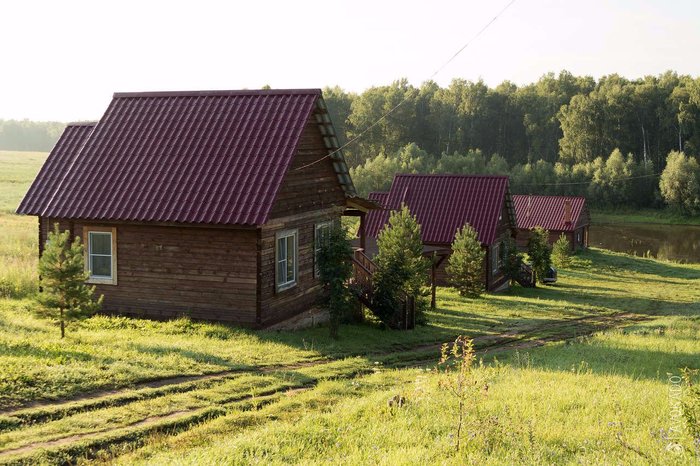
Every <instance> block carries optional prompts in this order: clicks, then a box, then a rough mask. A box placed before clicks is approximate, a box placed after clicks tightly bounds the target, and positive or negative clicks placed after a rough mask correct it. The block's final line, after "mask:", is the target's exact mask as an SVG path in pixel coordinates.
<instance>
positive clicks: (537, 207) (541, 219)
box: [513, 195, 586, 231]
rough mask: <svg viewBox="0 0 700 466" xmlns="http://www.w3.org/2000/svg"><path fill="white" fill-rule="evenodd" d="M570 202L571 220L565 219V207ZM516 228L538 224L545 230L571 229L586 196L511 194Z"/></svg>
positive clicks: (573, 227)
mask: <svg viewBox="0 0 700 466" xmlns="http://www.w3.org/2000/svg"><path fill="white" fill-rule="evenodd" d="M567 202H569V203H570V204H571V221H570V222H568V223H567V222H566V221H565V218H564V217H565V210H564V209H565V207H564V205H565V204H566V203H567ZM513 203H514V205H515V218H516V219H517V224H518V228H521V229H527V230H529V229H531V228H534V227H536V226H540V227H542V228H544V229H546V230H557V231H573V230H574V229H576V224H577V223H578V220H579V216H580V215H581V212H582V211H583V209H584V207H585V204H586V198H585V197H581V196H532V195H515V196H513Z"/></svg>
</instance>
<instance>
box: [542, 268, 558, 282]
mask: <svg viewBox="0 0 700 466" xmlns="http://www.w3.org/2000/svg"><path fill="white" fill-rule="evenodd" d="M556 281H557V269H555V268H554V267H550V268H549V270H547V275H545V277H544V279H543V280H542V282H544V283H555V282H556Z"/></svg>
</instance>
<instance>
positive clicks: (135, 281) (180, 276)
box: [40, 218, 257, 326]
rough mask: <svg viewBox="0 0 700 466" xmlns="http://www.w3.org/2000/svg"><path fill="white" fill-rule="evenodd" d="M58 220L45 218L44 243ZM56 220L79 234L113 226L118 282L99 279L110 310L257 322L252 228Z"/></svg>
mask: <svg viewBox="0 0 700 466" xmlns="http://www.w3.org/2000/svg"><path fill="white" fill-rule="evenodd" d="M54 222H56V220H55V219H43V218H40V226H41V228H40V232H41V234H40V237H41V243H40V244H42V245H43V244H44V242H45V240H46V232H47V228H53V227H52V225H53V223H54ZM58 223H59V226H60V228H61V230H65V229H68V230H70V231H71V232H72V236H80V237H81V238H82V237H83V227H85V226H89V227H116V232H117V238H116V245H117V254H116V256H117V258H116V260H117V274H116V276H117V284H116V285H105V284H98V285H95V287H96V293H97V294H98V295H99V294H103V295H104V297H105V300H104V305H103V310H104V311H105V312H119V313H122V314H130V315H137V316H145V317H150V318H157V319H165V318H175V317H181V316H188V317H191V318H193V319H207V320H218V321H225V322H231V323H236V324H240V325H245V326H254V325H255V317H256V277H255V271H256V266H257V261H256V257H255V249H256V232H255V230H245V229H234V228H207V227H179V226H151V225H136V224H130V223H118V224H110V223H101V222H95V223H92V222H90V223H86V222H83V221H73V222H71V221H68V220H65V219H61V220H59V222H58ZM49 225H51V226H50V227H49Z"/></svg>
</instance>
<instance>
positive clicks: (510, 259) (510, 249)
mask: <svg viewBox="0 0 700 466" xmlns="http://www.w3.org/2000/svg"><path fill="white" fill-rule="evenodd" d="M503 259H504V260H503V274H504V275H505V276H506V277H507V278H508V280H510V284H511V285H513V284H514V283H515V279H516V277H517V276H518V275H519V274H520V266H521V264H522V263H523V255H522V254H520V253H519V252H518V248H517V247H516V245H515V240H514V239H513V238H511V237H510V236H509V237H508V239H506V240H505V241H504V242H503Z"/></svg>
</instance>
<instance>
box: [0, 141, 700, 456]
mask: <svg viewBox="0 0 700 466" xmlns="http://www.w3.org/2000/svg"><path fill="white" fill-rule="evenodd" d="M24 156H27V157H30V158H33V162H32V161H31V160H30V159H26V160H25V159H22V160H20V161H19V162H21V163H18V161H17V159H21V158H22V157H24ZM42 157H44V155H43V154H7V153H0V177H2V179H3V180H5V179H7V180H14V181H2V182H0V206H2V210H1V211H0V284H2V283H5V285H4V288H0V464H2V463H10V464H42V463H62V462H69V463H82V462H102V463H110V464H112V463H115V464H256V463H264V464H318V463H339V464H433V463H440V464H465V463H477V464H573V463H576V464H696V463H697V461H698V460H699V458H700V456H698V455H699V452H698V451H697V448H698V445H700V442H698V441H695V443H693V442H694V439H693V435H694V434H693V431H692V430H691V429H690V428H691V422H688V420H686V419H685V418H682V419H677V418H675V417H674V413H675V411H674V402H675V401H674V399H672V397H671V396H670V393H671V392H670V388H671V382H670V381H671V380H675V377H676V376H679V375H680V374H681V370H682V369H683V368H694V369H700V358H699V357H698V356H699V353H700V343H698V342H699V341H700V265H698V264H695V265H692V264H691V265H681V264H674V263H670V262H662V261H656V260H653V259H645V258H638V257H630V256H625V255H621V254H615V253H611V252H608V251H604V250H597V249H591V250H589V251H587V252H585V253H582V254H579V255H578V256H576V257H575V259H574V262H573V264H572V266H571V267H570V268H569V269H567V270H562V271H561V272H560V276H559V281H558V283H557V284H556V285H554V286H547V287H540V288H536V289H523V288H521V287H514V288H513V289H511V290H510V291H507V292H505V293H499V294H488V295H485V296H484V297H483V298H480V299H466V298H462V297H460V296H459V295H458V294H457V293H456V292H455V291H454V290H452V289H449V288H444V289H439V292H438V303H437V309H435V310H433V311H430V312H429V313H428V319H429V324H428V325H426V326H421V327H419V328H417V329H416V330H414V331H410V332H399V331H388V330H384V329H382V328H380V327H379V326H377V325H375V324H374V323H372V322H368V323H365V324H357V325H344V326H342V327H341V329H340V339H338V340H333V339H331V338H329V336H328V329H327V328H324V327H319V328H312V329H307V330H302V331H296V332H276V331H257V332H256V331H251V330H247V329H241V328H236V327H231V326H226V325H221V324H215V323H203V322H192V321H190V320H187V319H179V320H173V321H168V322H155V321H149V320H142V319H131V318H124V317H109V316H94V317H91V318H89V319H86V320H84V321H81V322H78V323H74V324H71V325H70V326H69V327H68V330H67V336H66V338H65V339H64V340H61V339H60V338H59V336H60V335H59V331H58V327H57V325H56V322H54V321H52V320H51V319H48V318H46V317H41V316H39V315H37V313H36V310H37V308H36V303H35V301H34V295H35V293H36V290H37V279H36V275H35V267H36V251H37V245H36V241H37V235H36V219H34V218H31V217H18V216H15V215H13V214H12V213H11V212H12V211H13V209H14V207H16V204H17V203H19V200H20V199H21V196H22V194H23V190H26V188H27V187H28V185H29V183H30V182H31V179H32V178H33V176H34V173H35V172H36V170H37V169H38V166H39V165H40V163H41V161H42V160H43V158H42ZM25 162H26V163H25ZM10 185H11V186H10ZM460 334H463V335H467V336H468V337H470V338H473V339H474V344H475V347H476V350H477V352H478V353H477V355H478V358H479V359H480V362H477V363H476V364H475V366H474V368H473V370H472V372H471V375H470V377H473V378H474V380H479V381H482V382H484V384H487V385H488V388H485V385H484V386H482V385H483V384H481V385H479V387H480V389H479V390H477V391H475V392H474V394H473V396H471V397H470V399H469V403H468V404H467V407H466V410H465V413H464V415H465V419H464V425H463V431H462V437H461V438H462V448H461V449H460V451H456V450H455V435H456V423H457V414H458V407H457V399H456V398H455V397H453V396H452V395H450V394H449V393H448V392H447V391H446V390H445V389H444V388H443V386H442V385H443V384H442V382H444V380H445V379H444V378H445V377H448V378H449V377H453V376H452V375H447V376H445V375H440V374H438V373H436V372H435V370H434V368H435V363H436V361H437V359H438V357H439V351H440V344H441V343H443V342H447V341H451V340H454V338H455V337H456V336H457V335H460ZM671 377H674V379H671ZM691 380H692V378H691ZM682 387H683V399H684V400H687V399H689V398H688V397H690V395H691V392H692V389H693V387H691V386H689V385H688V384H687V383H684V384H682ZM397 396H398V397H403V399H404V400H405V403H404V404H403V405H402V406H400V407H399V406H396V405H391V404H390V403H388V400H390V399H396V397H397ZM690 412H691V414H692V410H691V411H690ZM696 415H698V416H700V412H698V413H696ZM696 419H697V418H696ZM678 426H680V427H679V429H680V430H679V431H678V432H676V431H674V430H672V429H671V428H672V427H678Z"/></svg>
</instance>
